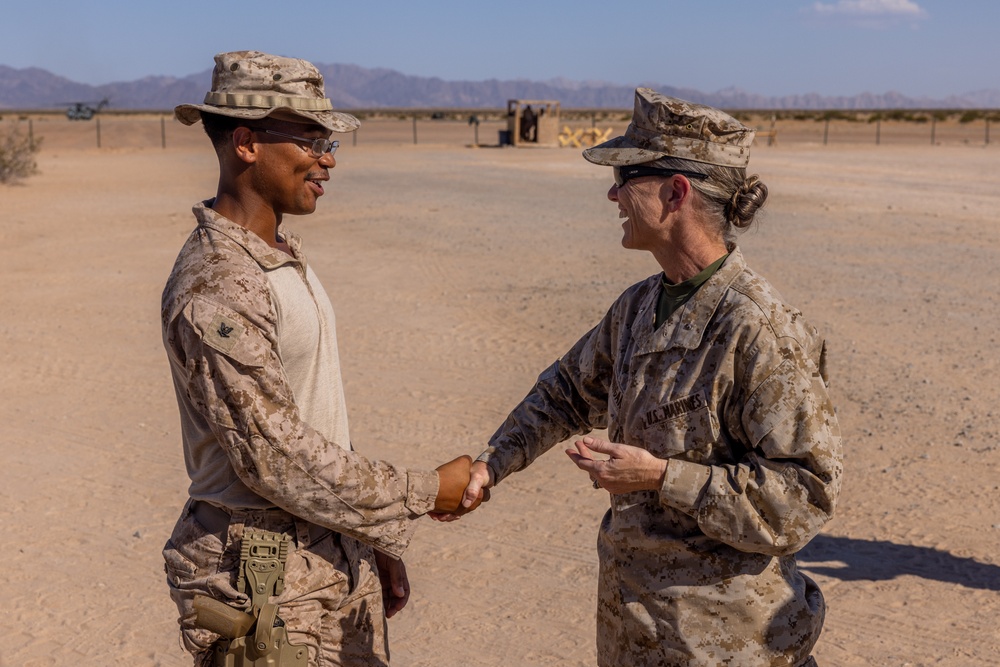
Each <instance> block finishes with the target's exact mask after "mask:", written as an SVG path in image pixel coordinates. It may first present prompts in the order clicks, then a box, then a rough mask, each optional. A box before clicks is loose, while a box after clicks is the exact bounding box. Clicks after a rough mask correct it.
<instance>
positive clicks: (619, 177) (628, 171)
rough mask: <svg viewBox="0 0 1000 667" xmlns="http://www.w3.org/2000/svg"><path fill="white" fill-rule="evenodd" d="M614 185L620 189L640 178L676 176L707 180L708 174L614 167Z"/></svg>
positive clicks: (633, 166)
mask: <svg viewBox="0 0 1000 667" xmlns="http://www.w3.org/2000/svg"><path fill="white" fill-rule="evenodd" d="M613 169H614V172H615V185H617V186H618V187H621V186H623V185H625V184H626V183H627V182H628V181H629V180H631V179H633V178H639V177H640V176H676V175H677V174H680V175H682V176H687V177H688V178H708V174H698V173H695V172H693V171H683V170H681V169H661V168H660V167H644V166H642V165H641V164H630V165H626V166H624V167H614V168H613Z"/></svg>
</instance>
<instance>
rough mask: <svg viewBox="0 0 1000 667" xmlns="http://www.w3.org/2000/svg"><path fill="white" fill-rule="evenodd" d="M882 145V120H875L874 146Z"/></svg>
mask: <svg viewBox="0 0 1000 667" xmlns="http://www.w3.org/2000/svg"><path fill="white" fill-rule="evenodd" d="M881 143H882V119H881V118H878V119H876V120H875V145H876V146H878V145H879V144H881Z"/></svg>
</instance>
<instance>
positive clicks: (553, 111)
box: [500, 100, 560, 146]
mask: <svg viewBox="0 0 1000 667" xmlns="http://www.w3.org/2000/svg"><path fill="white" fill-rule="evenodd" d="M559 130H560V127H559V102H557V101H555V100H507V131H506V132H504V131H503V130H501V131H500V144H501V145H504V144H509V145H511V146H558V145H559V139H558V137H559Z"/></svg>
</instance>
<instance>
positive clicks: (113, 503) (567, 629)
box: [0, 121, 1000, 667]
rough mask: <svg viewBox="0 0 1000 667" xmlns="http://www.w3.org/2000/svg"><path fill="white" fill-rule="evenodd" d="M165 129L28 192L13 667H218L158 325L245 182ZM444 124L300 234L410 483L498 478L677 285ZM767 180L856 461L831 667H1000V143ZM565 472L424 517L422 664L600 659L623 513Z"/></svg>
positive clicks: (765, 248) (806, 165)
mask: <svg viewBox="0 0 1000 667" xmlns="http://www.w3.org/2000/svg"><path fill="white" fill-rule="evenodd" d="M147 125H148V124H147ZM104 127H105V131H107V130H108V128H110V127H112V126H111V125H110V124H105V126H104ZM380 128H381V130H380ZM146 129H147V130H150V128H149V127H147V128H146ZM165 129H166V134H167V138H168V147H167V148H166V149H163V148H161V147H160V139H161V136H160V128H159V125H158V123H156V124H155V125H154V126H153V127H152V129H151V130H150V131H149V132H148V133H147V134H148V136H145V135H144V136H145V138H143V139H141V140H139V139H134V138H132V139H128V140H126V141H122V140H120V139H117V140H116V141H118V143H117V144H115V143H114V142H113V141H112V137H114V136H115V135H114V133H111V132H107V133H106V134H105V137H104V140H105V142H106V143H105V144H104V147H103V148H101V149H96V148H95V147H94V145H93V143H92V139H93V135H92V134H91V133H92V132H93V131H94V126H93V125H87V124H72V125H71V124H69V123H66V122H62V123H59V122H56V121H50V122H48V123H41V122H40V123H36V124H35V125H34V131H35V133H36V134H38V135H43V136H44V137H45V139H44V141H45V144H44V150H43V152H42V153H41V155H40V157H39V163H40V168H41V173H40V174H39V175H37V176H35V177H32V178H31V179H29V180H27V181H25V182H24V183H23V184H22V185H19V186H14V187H10V186H0V211H2V221H0V267H2V268H0V276H2V281H0V286H2V290H0V341H2V345H0V368H2V369H3V370H2V375H0V377H2V379H3V382H2V383H0V423H2V424H3V426H2V430H0V432H2V433H3V437H2V438H0V466H2V469H3V471H4V481H3V483H2V484H0V525H2V527H3V538H2V539H0V562H2V564H3V565H2V567H0V596H2V598H0V620H2V624H3V627H4V628H5V633H4V634H5V637H6V638H5V640H4V641H3V642H2V643H0V665H3V666H4V667H32V666H41V665H84V666H89V665H103V666H109V665H129V666H135V665H159V666H162V667H178V666H181V665H187V664H189V662H188V660H187V658H186V656H185V655H184V654H183V653H182V651H181V650H180V649H179V648H178V646H177V639H176V622H175V614H174V608H173V606H172V603H171V602H170V601H169V600H168V598H167V596H166V588H165V584H164V581H163V574H162V561H161V557H160V549H161V547H162V545H163V542H164V540H165V539H166V537H167V535H168V533H169V530H170V527H171V525H172V524H173V522H174V519H175V517H176V515H177V513H178V510H179V508H180V506H181V504H182V503H183V501H184V499H185V497H186V493H185V490H186V475H185V473H184V467H183V461H182V456H181V449H180V441H179V433H178V418H177V408H176V405H175V402H174V397H173V391H172V388H171V385H170V379H169V375H168V371H167V365H166V361H165V357H164V353H163V351H162V348H161V342H160V332H159V321H158V307H159V295H160V290H161V289H162V285H163V282H164V280H165V278H166V276H167V273H168V272H169V270H170V266H171V264H172V262H173V259H174V257H175V255H176V252H177V250H178V249H179V247H180V245H181V243H182V242H183V240H184V238H185V237H186V236H187V234H188V233H189V230H190V229H191V227H192V217H191V215H190V206H191V204H192V203H194V202H195V201H196V200H199V199H202V198H206V197H208V196H211V195H212V194H213V193H214V183H215V163H214V157H213V156H212V154H211V152H210V149H209V146H208V143H207V140H206V139H205V138H204V136H203V135H202V134H201V132H200V130H198V129H189V128H182V127H180V126H178V125H177V124H176V123H169V124H168V125H167V126H166V128H165ZM380 131H384V132H385V133H386V134H385V135H379V132H380ZM448 131H450V132H451V133H452V134H451V135H449V136H450V137H451V139H449V140H448V141H445V140H444V138H443V137H444V136H445V134H447V132H446V131H445V130H444V129H439V130H435V129H430V130H427V129H425V128H423V127H422V128H421V132H422V135H421V143H420V144H419V145H413V143H412V137H411V135H410V134H409V132H410V125H409V124H408V123H407V122H402V121H401V122H397V123H395V124H392V123H384V124H382V125H378V124H371V125H369V126H368V127H367V133H366V134H363V135H359V136H360V140H359V141H358V142H357V144H356V145H352V142H351V140H350V139H346V140H345V141H344V147H343V148H342V149H341V151H340V152H339V153H338V158H339V164H338V167H337V169H336V170H335V172H334V177H333V180H332V181H331V184H330V187H329V188H328V193H327V195H326V197H324V199H323V201H322V202H321V203H320V208H319V210H318V211H317V213H316V214H314V215H312V216H310V217H307V218H298V219H292V220H290V221H289V222H288V224H289V226H290V227H291V228H293V229H295V230H296V231H298V232H300V233H301V234H302V235H303V236H304V237H305V239H306V242H307V245H306V250H307V252H308V255H309V258H310V261H311V262H312V264H313V266H314V267H315V269H316V271H317V272H318V273H319V275H320V276H321V278H322V279H323V280H324V283H325V284H326V287H327V290H328V291H329V292H330V294H331V298H332V299H333V301H334V306H335V308H336V309H337V313H338V323H339V335H340V344H341V354H342V357H343V366H344V375H345V384H346V391H347V396H348V405H349V411H350V419H351V427H352V435H353V439H354V441H355V444H356V445H357V446H358V448H359V449H361V450H362V451H363V452H364V453H366V454H368V455H370V456H372V457H376V458H386V459H390V460H392V461H394V462H398V463H400V464H404V465H410V466H424V467H431V466H433V465H437V464H438V463H441V462H443V461H445V460H447V459H450V458H452V457H454V456H456V455H458V454H461V453H470V454H473V455H475V454H477V453H478V452H479V451H480V450H481V449H482V446H483V443H484V442H485V440H486V439H487V438H488V437H489V435H490V434H491V433H492V432H493V430H494V429H495V427H496V426H497V425H498V424H499V422H500V421H501V420H502V419H503V417H504V416H505V415H506V413H507V411H508V410H509V409H510V408H511V407H512V406H513V405H514V403H515V402H516V401H517V400H518V399H519V398H520V397H521V396H522V395H523V394H524V392H525V391H526V390H527V389H528V388H529V387H530V385H531V383H532V381H533V380H534V378H535V376H536V374H537V373H538V372H539V371H540V370H541V369H543V368H544V367H545V366H547V365H548V364H549V363H550V362H551V361H552V360H553V359H554V358H555V357H557V356H558V355H559V354H561V353H562V352H563V351H564V350H565V349H567V348H568V347H569V346H570V345H571V344H572V343H573V342H574V341H575V340H576V338H577V337H579V336H580V335H581V334H583V333H584V332H585V331H586V330H587V329H589V328H590V327H591V326H592V325H593V323H595V322H596V321H597V320H598V319H599V318H600V317H601V315H602V314H603V312H604V310H605V309H606V308H607V306H608V305H609V304H610V303H611V301H612V300H613V299H614V298H615V296H617V295H618V294H619V293H620V292H621V291H622V290H623V289H625V288H626V287H627V286H628V285H630V284H632V283H633V282H635V281H637V280H639V279H641V278H643V277H645V276H646V275H648V274H651V273H653V272H655V271H657V267H656V266H655V264H654V263H653V261H652V259H651V258H650V257H649V256H648V255H644V254H638V253H632V252H627V251H624V250H622V249H621V247H620V245H619V239H620V229H619V222H618V219H617V211H616V209H615V207H614V206H613V205H612V204H610V203H609V202H608V201H607V200H606V199H605V192H606V190H607V187H608V185H609V182H610V174H609V173H608V170H607V169H602V168H597V167H593V166H591V165H588V164H587V163H585V162H584V161H583V160H582V159H581V158H580V157H579V151H578V150H559V149H552V150H516V149H496V148H480V149H471V148H467V147H465V146H464V145H463V143H462V142H468V141H471V138H472V136H471V135H472V130H471V129H470V128H469V127H467V126H457V127H455V126H452V127H451V129H450V130H448ZM435 132H437V133H438V134H435ZM481 132H483V137H484V140H491V139H486V137H487V134H486V130H485V129H482V130H481ZM379 136H383V139H382V140H377V139H378V137H379ZM492 136H493V137H495V134H493V135H492ZM752 165H753V167H754V170H755V171H757V172H759V173H760V174H761V175H762V177H763V178H764V180H765V181H766V182H767V183H768V185H769V186H770V188H771V193H772V198H771V200H770V202H769V205H768V207H767V209H766V215H765V216H764V218H763V220H762V224H761V225H760V227H759V228H758V229H757V230H756V231H752V232H750V233H749V234H747V235H745V236H744V237H743V239H742V241H741V246H742V247H743V248H744V252H745V254H746V256H747V258H748V261H749V262H750V263H751V265H753V266H754V267H755V268H757V269H758V270H759V271H760V272H762V273H763V274H764V275H766V276H768V277H769V278H770V279H771V280H772V282H773V283H774V284H775V285H776V286H777V287H778V289H779V290H780V291H781V292H782V293H783V294H784V296H785V297H786V298H787V299H788V300H789V301H791V302H792V303H794V304H796V305H798V306H799V307H800V308H801V309H802V310H803V311H804V312H805V313H806V315H807V316H808V317H809V319H810V320H811V321H812V322H813V323H814V324H815V325H817V326H818V327H819V328H820V329H821V330H822V331H823V332H824V333H825V334H826V335H827V337H828V339H829V345H830V348H831V362H832V366H831V370H832V375H833V382H834V385H833V395H834V399H835V402H836V405H837V407H838V410H839V415H840V418H841V424H842V428H843V431H844V436H845V443H846V451H847V460H846V466H847V473H846V485H845V488H844V493H843V496H842V500H841V506H840V510H839V512H838V515H837V517H836V518H835V520H834V521H833V522H832V523H831V524H830V525H829V526H828V527H827V529H826V530H825V531H824V532H823V534H822V535H820V536H819V537H818V538H816V539H815V540H814V541H813V543H812V544H810V545H809V546H808V547H807V548H806V549H805V551H804V552H803V553H802V554H801V562H802V564H803V567H804V569H806V570H807V571H809V572H810V573H811V574H812V575H813V576H814V577H815V578H816V579H817V580H818V581H819V582H820V583H821V585H822V587H823V590H824V593H825V595H826V598H827V601H828V605H829V611H828V617H827V623H826V628H825V631H824V634H823V636H822V638H821V640H820V644H819V646H818V647H817V649H816V656H817V657H818V658H819V660H820V662H821V664H823V665H825V666H830V665H844V666H858V667H860V666H863V665H864V666H868V665H892V666H902V665H953V666H956V667H962V666H966V665H986V664H994V663H995V662H996V659H997V657H998V655H1000V631H998V628H997V621H996V619H997V618H998V616H1000V556H998V547H1000V493H998V491H1000V408H997V406H996V397H997V396H1000V380H998V375H997V372H998V370H1000V369H998V353H997V347H998V340H997V339H998V337H1000V308H998V300H1000V296H998V295H1000V226H998V224H997V216H996V211H997V208H998V204H1000V194H998V192H1000V188H998V186H1000V182H998V181H1000V176H998V174H1000V169H998V167H1000V146H997V145H996V144H991V145H990V146H988V147H983V146H982V145H981V143H980V145H978V146H976V145H974V143H971V144H965V143H964V142H954V143H953V144H951V145H940V146H931V145H929V142H928V144H927V145H922V144H918V143H914V144H913V145H891V144H883V145H881V146H875V145H872V144H868V143H857V144H851V145H836V144H831V145H829V146H823V145H822V144H821V143H819V142H817V141H812V142H809V143H793V142H788V141H782V142H779V143H778V145H776V146H774V147H767V146H763V147H759V148H757V149H755V150H754V157H753V160H752ZM561 449H562V448H561V447H556V448H554V450H553V451H552V452H550V453H549V454H548V455H547V456H545V457H543V458H542V459H541V460H540V461H538V462H537V463H536V464H535V465H534V466H532V467H531V468H530V469H528V470H527V471H525V472H524V473H522V474H520V475H516V476H514V477H513V478H511V479H510V480H509V481H508V482H506V483H504V484H503V485H502V486H501V487H500V488H498V489H497V491H496V493H495V496H494V500H493V501H492V502H491V503H490V504H489V505H487V506H485V507H484V508H483V510H482V511H480V512H478V513H476V514H474V515H471V516H470V517H468V518H466V519H465V520H463V521H461V522H458V523H456V524H449V525H441V524H435V523H432V522H431V521H429V520H428V521H426V523H425V524H424V525H422V526H421V527H420V529H419V530H418V532H417V535H416V538H415V539H414V542H413V544H412V546H411V548H410V550H409V551H408V554H407V558H406V560H407V563H408V566H409V569H410V575H411V582H412V585H413V589H414V592H413V597H412V599H411V601H410V604H409V606H408V608H407V609H406V610H404V612H403V613H401V614H400V615H399V616H397V617H396V618H394V619H392V620H391V621H390V633H391V641H392V649H393V657H394V659H393V663H394V665H397V667H425V666H426V667H430V666H432V665H434V666H443V667H449V666H458V665H476V666H479V665H482V666H494V665H495V666H500V665H503V666H509V665H517V666H520V665H592V664H594V660H595V651H594V632H595V630H594V609H595V600H596V580H597V572H596V570H597V561H596V554H595V536H596V529H597V524H598V522H599V519H600V517H601V515H602V514H603V512H604V511H605V509H606V508H607V504H608V502H607V496H606V495H605V494H604V493H603V492H599V491H595V490H594V489H592V488H591V487H590V485H589V483H588V480H587V478H586V477H585V476H584V475H583V474H582V473H580V472H579V471H577V470H576V468H575V467H574V466H573V465H572V464H571V463H570V462H569V461H568V460H567V459H566V457H565V456H564V455H563V454H562V453H561Z"/></svg>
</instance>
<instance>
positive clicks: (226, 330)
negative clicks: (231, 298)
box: [218, 322, 233, 338]
mask: <svg viewBox="0 0 1000 667" xmlns="http://www.w3.org/2000/svg"><path fill="white" fill-rule="evenodd" d="M218 331H219V335H220V336H222V337H223V338H229V334H231V333H233V328H232V327H231V326H227V325H226V323H225V322H220V323H219V329H218Z"/></svg>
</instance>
